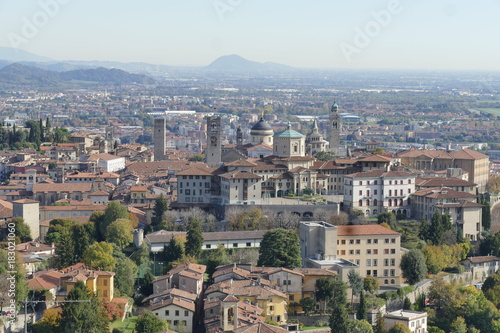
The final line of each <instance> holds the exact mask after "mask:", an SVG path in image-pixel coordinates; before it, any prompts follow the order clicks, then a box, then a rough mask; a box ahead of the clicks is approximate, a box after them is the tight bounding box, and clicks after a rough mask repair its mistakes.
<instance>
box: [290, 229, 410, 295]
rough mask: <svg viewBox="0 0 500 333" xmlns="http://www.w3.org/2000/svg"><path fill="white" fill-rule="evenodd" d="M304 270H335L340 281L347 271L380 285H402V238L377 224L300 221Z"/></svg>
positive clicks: (344, 277)
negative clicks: (308, 268)
mask: <svg viewBox="0 0 500 333" xmlns="http://www.w3.org/2000/svg"><path fill="white" fill-rule="evenodd" d="M300 241H301V255H302V259H303V266H304V267H321V268H328V269H331V270H334V271H337V272H338V273H339V275H340V276H341V277H342V279H343V280H345V279H346V277H347V272H348V271H349V270H350V269H354V270H358V271H359V274H360V275H361V276H362V277H366V276H369V275H371V276H373V277H375V278H377V279H378V281H379V283H380V285H382V286H383V285H399V284H400V283H401V269H400V268H399V265H400V262H401V235H400V234H399V233H398V232H396V231H393V230H390V229H387V228H385V227H383V226H380V225H378V224H368V225H348V226H333V225H331V224H328V223H325V222H301V224H300Z"/></svg>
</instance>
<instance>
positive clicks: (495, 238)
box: [479, 232, 500, 257]
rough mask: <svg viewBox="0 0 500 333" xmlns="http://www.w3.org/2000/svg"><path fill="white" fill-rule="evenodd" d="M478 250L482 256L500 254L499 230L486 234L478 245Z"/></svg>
mask: <svg viewBox="0 0 500 333" xmlns="http://www.w3.org/2000/svg"><path fill="white" fill-rule="evenodd" d="M479 252H480V253H481V255H483V256H487V255H492V256H497V257H498V256H500V232H497V233H496V234H493V235H492V234H490V235H487V236H486V237H485V238H484V239H483V240H482V241H481V244H480V245H479Z"/></svg>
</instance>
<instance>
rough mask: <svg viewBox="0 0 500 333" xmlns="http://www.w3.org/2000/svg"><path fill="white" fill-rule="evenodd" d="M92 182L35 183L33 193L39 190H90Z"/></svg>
mask: <svg viewBox="0 0 500 333" xmlns="http://www.w3.org/2000/svg"><path fill="white" fill-rule="evenodd" d="M91 189H92V183H54V184H42V183H38V184H34V185H33V193H39V192H90V190H91Z"/></svg>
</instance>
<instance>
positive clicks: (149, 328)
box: [135, 311, 168, 333]
mask: <svg viewBox="0 0 500 333" xmlns="http://www.w3.org/2000/svg"><path fill="white" fill-rule="evenodd" d="M166 330H168V324H167V321H166V320H163V319H160V318H158V317H157V316H156V315H155V314H154V313H152V312H150V311H146V312H144V313H143V314H142V315H140V316H139V317H137V321H136V323H135V331H136V332H148V333H158V332H162V331H166Z"/></svg>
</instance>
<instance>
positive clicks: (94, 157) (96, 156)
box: [87, 153, 122, 161]
mask: <svg viewBox="0 0 500 333" xmlns="http://www.w3.org/2000/svg"><path fill="white" fill-rule="evenodd" d="M118 158H122V157H120V156H116V155H111V154H108V153H101V154H93V155H90V156H89V158H88V159H87V161H97V159H99V160H100V161H111V160H116V159H118Z"/></svg>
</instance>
